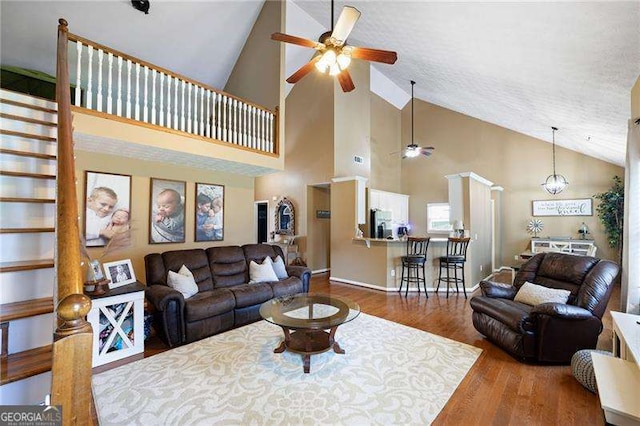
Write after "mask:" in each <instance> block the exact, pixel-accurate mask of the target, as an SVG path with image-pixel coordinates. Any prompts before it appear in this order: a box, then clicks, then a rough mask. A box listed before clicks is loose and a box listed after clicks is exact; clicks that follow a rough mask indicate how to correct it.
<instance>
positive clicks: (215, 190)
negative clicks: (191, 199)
mask: <svg viewBox="0 0 640 426" xmlns="http://www.w3.org/2000/svg"><path fill="white" fill-rule="evenodd" d="M195 207H196V208H195V212H196V213H195V215H196V217H195V220H194V223H195V228H196V229H195V241H196V242H199V241H222V240H224V185H214V184H210V183H196V205H195Z"/></svg>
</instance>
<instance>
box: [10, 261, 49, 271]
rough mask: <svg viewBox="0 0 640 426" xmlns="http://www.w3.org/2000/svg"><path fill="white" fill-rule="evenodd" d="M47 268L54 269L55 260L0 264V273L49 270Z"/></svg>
mask: <svg viewBox="0 0 640 426" xmlns="http://www.w3.org/2000/svg"><path fill="white" fill-rule="evenodd" d="M47 268H53V259H40V260H20V261H16V262H0V272H17V271H31V270H33V269H47Z"/></svg>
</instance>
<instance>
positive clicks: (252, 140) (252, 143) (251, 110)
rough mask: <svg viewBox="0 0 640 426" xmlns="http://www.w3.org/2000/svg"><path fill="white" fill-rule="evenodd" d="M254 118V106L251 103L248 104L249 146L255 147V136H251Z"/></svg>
mask: <svg viewBox="0 0 640 426" xmlns="http://www.w3.org/2000/svg"><path fill="white" fill-rule="evenodd" d="M254 118H255V107H254V106H253V105H249V148H255V147H256V145H255V138H254V137H253V129H254V127H255V125H254Z"/></svg>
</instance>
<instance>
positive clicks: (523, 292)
mask: <svg viewBox="0 0 640 426" xmlns="http://www.w3.org/2000/svg"><path fill="white" fill-rule="evenodd" d="M570 295H571V292H570V291H569V290H561V289H557V288H549V287H544V286H541V285H537V284H533V283H530V282H528V281H525V283H524V284H523V285H522V287H520V290H518V293H516V297H515V298H514V299H513V300H514V301H516V302H521V303H526V304H527V305H531V306H536V305H539V304H541V303H567V300H569V296H570Z"/></svg>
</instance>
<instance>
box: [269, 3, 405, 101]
mask: <svg viewBox="0 0 640 426" xmlns="http://www.w3.org/2000/svg"><path fill="white" fill-rule="evenodd" d="M359 18H360V11H359V10H358V9H356V8H355V7H351V6H345V7H344V8H343V9H342V12H341V13H340V16H339V17H338V21H337V22H336V25H335V27H334V26H333V0H331V31H327V32H326V33H323V34H322V35H321V36H320V37H319V38H318V41H312V40H309V39H306V38H302V37H296V36H292V35H288V34H283V33H273V34H271V39H272V40H276V41H282V42H285V43H291V44H297V45H298V46H304V47H311V48H313V49H316V50H317V53H316V54H315V55H314V56H313V57H312V58H311V60H310V61H309V62H307V63H306V64H305V65H303V66H302V67H301V68H300V69H298V70H297V71H296V72H294V73H293V74H291V75H290V76H289V78H287V83H291V84H294V83H297V82H298V81H300V80H301V79H302V78H303V77H304V76H306V75H307V74H309V73H310V72H311V71H312V70H313V68H314V67H315V68H316V69H317V70H318V71H320V72H322V73H324V74H329V75H332V76H337V78H338V81H339V82H340V87H342V90H343V91H344V92H350V91H352V90H353V89H355V85H354V84H353V80H352V79H351V75H350V74H349V71H347V68H348V67H349V64H350V63H351V59H352V58H355V59H364V60H366V61H373V62H382V63H385V64H393V63H395V62H396V60H397V59H398V54H397V53H396V52H391V51H388V50H380V49H371V48H368V47H355V46H348V45H347V37H349V34H350V33H351V30H353V27H354V26H355V24H356V22H357V21H358V19H359Z"/></svg>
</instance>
